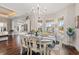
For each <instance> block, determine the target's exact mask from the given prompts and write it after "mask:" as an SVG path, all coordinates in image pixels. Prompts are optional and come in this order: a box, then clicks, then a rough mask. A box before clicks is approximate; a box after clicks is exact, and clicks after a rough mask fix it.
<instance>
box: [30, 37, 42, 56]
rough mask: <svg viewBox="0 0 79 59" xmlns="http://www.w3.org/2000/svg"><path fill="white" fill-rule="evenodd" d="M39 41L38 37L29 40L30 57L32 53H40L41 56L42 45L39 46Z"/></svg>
mask: <svg viewBox="0 0 79 59" xmlns="http://www.w3.org/2000/svg"><path fill="white" fill-rule="evenodd" d="M37 42H38V39H37V38H36V37H33V36H31V37H30V39H29V47H30V55H32V51H34V52H35V53H40V54H41V50H40V44H37Z"/></svg>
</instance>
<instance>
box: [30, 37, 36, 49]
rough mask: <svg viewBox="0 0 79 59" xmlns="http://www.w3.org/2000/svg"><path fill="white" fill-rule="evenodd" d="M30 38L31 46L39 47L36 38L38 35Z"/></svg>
mask: <svg viewBox="0 0 79 59" xmlns="http://www.w3.org/2000/svg"><path fill="white" fill-rule="evenodd" d="M29 40H30V41H29V45H30V47H32V48H37V39H36V37H33V36H31V37H30V39H29Z"/></svg>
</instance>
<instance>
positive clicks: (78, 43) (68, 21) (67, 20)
mask: <svg viewBox="0 0 79 59" xmlns="http://www.w3.org/2000/svg"><path fill="white" fill-rule="evenodd" d="M76 15H79V4H70V5H69V6H67V7H66V8H64V9H62V10H60V11H58V12H56V13H55V14H54V18H60V17H62V16H64V30H65V39H64V40H65V41H66V42H68V36H67V34H66V31H67V28H68V27H73V28H75V26H76V22H75V20H76V19H75V17H76ZM78 33H79V30H77V39H74V40H72V45H74V46H75V47H76V48H77V49H78V50H79V39H78V38H79V34H78Z"/></svg>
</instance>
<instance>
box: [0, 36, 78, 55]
mask: <svg viewBox="0 0 79 59" xmlns="http://www.w3.org/2000/svg"><path fill="white" fill-rule="evenodd" d="M63 48H65V49H66V50H67V52H68V55H79V52H78V51H77V50H76V49H75V48H74V47H72V46H66V45H63ZM19 54H20V44H19V41H17V39H16V38H12V37H11V36H9V38H8V41H1V42H0V55H19Z"/></svg>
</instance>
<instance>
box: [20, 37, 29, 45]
mask: <svg viewBox="0 0 79 59" xmlns="http://www.w3.org/2000/svg"><path fill="white" fill-rule="evenodd" d="M21 45H23V46H28V37H25V36H21Z"/></svg>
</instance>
